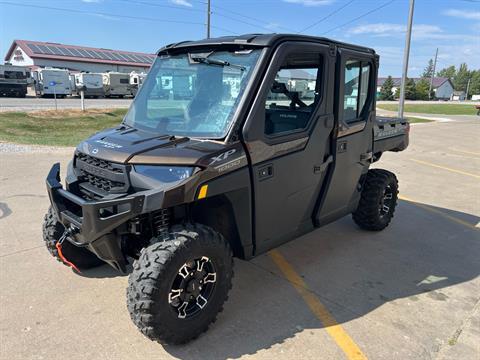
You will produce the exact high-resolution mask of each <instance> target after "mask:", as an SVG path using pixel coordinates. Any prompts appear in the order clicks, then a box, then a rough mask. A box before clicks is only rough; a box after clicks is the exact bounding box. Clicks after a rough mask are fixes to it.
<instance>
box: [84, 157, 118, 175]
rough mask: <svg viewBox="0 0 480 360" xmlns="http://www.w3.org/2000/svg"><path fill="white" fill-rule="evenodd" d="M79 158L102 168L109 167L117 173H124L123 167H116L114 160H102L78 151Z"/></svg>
mask: <svg viewBox="0 0 480 360" xmlns="http://www.w3.org/2000/svg"><path fill="white" fill-rule="evenodd" d="M77 159H78V160H80V161H83V162H85V163H87V164H89V165H93V166H97V167H99V168H101V169H108V170H110V171H113V172H116V173H119V174H121V173H123V169H121V168H118V167H117V168H115V167H114V166H113V165H112V164H113V163H112V162H110V161H107V160H102V159H97V158H95V157H93V156H90V155H87V154H82V153H78V155H77Z"/></svg>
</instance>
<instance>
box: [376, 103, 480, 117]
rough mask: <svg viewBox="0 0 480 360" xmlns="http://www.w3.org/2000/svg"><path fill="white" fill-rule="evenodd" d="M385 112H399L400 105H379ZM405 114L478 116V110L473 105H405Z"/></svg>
mask: <svg viewBox="0 0 480 360" xmlns="http://www.w3.org/2000/svg"><path fill="white" fill-rule="evenodd" d="M377 107H378V108H380V109H383V110H390V111H398V104H377ZM405 112H413V113H420V114H441V115H476V114H477V109H475V106H474V105H472V104H468V105H462V104H438V103H435V104H405Z"/></svg>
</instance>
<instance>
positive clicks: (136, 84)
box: [130, 71, 147, 96]
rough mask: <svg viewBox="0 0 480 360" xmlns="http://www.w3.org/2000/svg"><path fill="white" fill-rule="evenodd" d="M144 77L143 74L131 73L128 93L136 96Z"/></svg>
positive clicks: (144, 74)
mask: <svg viewBox="0 0 480 360" xmlns="http://www.w3.org/2000/svg"><path fill="white" fill-rule="evenodd" d="M146 76H147V74H146V73H144V72H141V73H137V72H135V71H132V72H131V73H130V92H131V94H132V96H135V95H137V91H138V89H140V87H141V86H142V84H143V80H144V79H145V77H146Z"/></svg>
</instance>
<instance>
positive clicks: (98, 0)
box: [81, 0, 103, 3]
mask: <svg viewBox="0 0 480 360" xmlns="http://www.w3.org/2000/svg"><path fill="white" fill-rule="evenodd" d="M81 1H82V2H84V3H100V2H102V1H103V0H81Z"/></svg>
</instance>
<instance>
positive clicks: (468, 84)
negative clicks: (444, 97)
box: [465, 78, 472, 100]
mask: <svg viewBox="0 0 480 360" xmlns="http://www.w3.org/2000/svg"><path fill="white" fill-rule="evenodd" d="M471 79H472V78H470V79H468V83H467V92H466V94H465V100H468V90H470V80H471Z"/></svg>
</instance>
